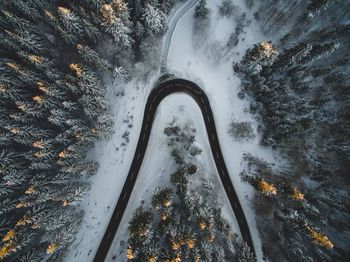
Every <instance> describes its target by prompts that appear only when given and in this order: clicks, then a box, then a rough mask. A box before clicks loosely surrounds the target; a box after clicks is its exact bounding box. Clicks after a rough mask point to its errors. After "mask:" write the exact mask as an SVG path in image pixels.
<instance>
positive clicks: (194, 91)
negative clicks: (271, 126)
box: [94, 79, 254, 262]
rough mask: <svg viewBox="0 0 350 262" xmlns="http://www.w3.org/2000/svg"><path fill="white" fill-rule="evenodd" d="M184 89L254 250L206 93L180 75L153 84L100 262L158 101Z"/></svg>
mask: <svg viewBox="0 0 350 262" xmlns="http://www.w3.org/2000/svg"><path fill="white" fill-rule="evenodd" d="M179 92H180V93H186V94H188V95H190V96H191V97H192V98H193V99H194V100H195V101H196V102H197V104H198V106H199V107H200V109H201V112H202V116H203V119H204V122H205V126H206V130H207V133H208V138H209V143H210V147H211V151H212V155H213V158H214V161H215V165H216V168H217V171H218V173H219V176H220V179H221V182H222V184H223V186H224V189H225V192H226V194H227V197H228V199H229V202H230V205H231V207H232V210H233V211H234V214H235V216H236V219H237V222H238V225H239V228H240V231H241V235H242V239H243V241H245V242H246V243H247V244H248V246H249V247H250V248H251V250H252V251H253V252H254V246H253V241H252V238H251V234H250V231H249V227H248V223H247V220H246V218H245V215H244V212H243V209H242V207H241V204H240V202H239V199H238V197H237V194H236V191H235V189H234V187H233V184H232V182H231V179H230V176H229V173H228V171H227V168H226V165H225V161H224V158H223V155H222V153H221V148H220V143H219V140H218V135H217V132H216V127H215V121H214V117H213V112H212V110H211V107H210V103H209V100H208V97H207V96H206V94H205V93H204V92H203V90H202V89H201V88H200V87H198V86H197V85H196V84H194V83H193V82H190V81H187V80H183V79H174V80H169V81H166V82H163V83H161V84H160V85H158V86H157V87H156V88H154V89H153V90H152V91H151V93H150V95H149V97H148V99H147V103H146V107H145V112H144V117H143V122H142V128H141V133H140V136H139V140H138V143H137V147H136V151H135V155H134V158H133V161H132V164H131V167H130V170H129V173H128V176H127V178H126V181H125V183H124V186H123V189H122V191H121V193H120V196H119V199H118V202H117V205H116V207H115V209H114V211H113V215H112V217H111V220H110V222H109V224H108V227H107V229H106V232H105V234H104V236H103V239H102V241H101V244H100V246H99V248H98V250H97V252H96V255H95V258H94V261H95V262H100V261H104V260H105V258H106V256H107V254H108V251H109V248H110V246H111V244H112V242H113V239H114V236H115V234H116V232H117V229H118V226H119V224H120V221H121V220H122V217H123V214H124V211H125V209H126V207H127V205H128V201H129V199H130V196H131V194H132V191H133V188H134V185H135V182H136V179H137V176H138V174H139V171H140V168H141V165H142V161H143V158H144V155H145V153H146V149H147V145H148V141H149V138H150V134H151V129H152V125H153V121H154V117H155V114H156V111H157V108H158V106H159V104H160V103H161V101H162V100H163V99H164V98H165V97H166V96H168V95H171V94H174V93H179Z"/></svg>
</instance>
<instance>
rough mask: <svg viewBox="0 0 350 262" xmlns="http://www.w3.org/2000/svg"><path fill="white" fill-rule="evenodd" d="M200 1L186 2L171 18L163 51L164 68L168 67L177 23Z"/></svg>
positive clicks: (191, 0)
mask: <svg viewBox="0 0 350 262" xmlns="http://www.w3.org/2000/svg"><path fill="white" fill-rule="evenodd" d="M197 1H198V0H190V1H187V2H185V3H184V4H183V5H182V6H181V7H179V8H178V9H177V10H176V11H175V12H174V13H173V14H172V15H171V17H170V19H169V24H168V30H167V34H166V37H165V40H164V43H163V49H162V54H161V55H162V56H161V57H162V63H161V65H162V66H164V67H165V66H166V63H167V60H168V54H169V48H170V44H171V40H172V38H173V34H174V31H175V28H176V25H177V23H178V22H179V20H180V18H181V17H183V16H184V14H186V12H187V11H188V10H190V9H191V8H192V7H194V5H195V4H196V3H197Z"/></svg>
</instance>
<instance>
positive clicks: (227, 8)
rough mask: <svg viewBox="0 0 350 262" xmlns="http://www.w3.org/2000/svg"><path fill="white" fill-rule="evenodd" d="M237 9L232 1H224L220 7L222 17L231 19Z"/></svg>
mask: <svg viewBox="0 0 350 262" xmlns="http://www.w3.org/2000/svg"><path fill="white" fill-rule="evenodd" d="M234 9H235V7H234V5H233V3H232V1H231V0H222V3H221V5H220V7H219V12H220V14H221V15H222V16H225V17H230V16H231V15H232V14H233V10H234Z"/></svg>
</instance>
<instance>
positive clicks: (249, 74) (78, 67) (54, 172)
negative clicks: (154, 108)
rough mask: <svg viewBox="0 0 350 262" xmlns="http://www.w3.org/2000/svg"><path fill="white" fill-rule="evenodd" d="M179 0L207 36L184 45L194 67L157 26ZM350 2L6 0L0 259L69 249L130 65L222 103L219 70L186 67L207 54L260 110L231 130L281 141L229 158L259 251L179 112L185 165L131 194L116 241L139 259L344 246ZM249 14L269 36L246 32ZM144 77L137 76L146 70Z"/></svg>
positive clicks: (170, 261) (312, 253)
mask: <svg viewBox="0 0 350 262" xmlns="http://www.w3.org/2000/svg"><path fill="white" fill-rule="evenodd" d="M190 2H193V5H192V6H191V5H190V4H188V5H187V11H186V10H185V8H184V9H183V10H185V11H183V10H182V9H181V5H182V6H184V7H186V4H187V3H190ZM209 2H210V3H209ZM175 6H177V7H179V9H177V10H179V11H177V10H175ZM214 8H215V10H214ZM172 11H175V12H174V13H172ZM182 11H183V14H182V15H183V16H185V14H186V12H189V11H191V12H192V13H191V15H192V17H190V18H191V20H190V19H188V21H190V22H191V24H190V25H191V26H192V27H193V30H192V31H191V32H192V34H193V35H191V36H183V37H191V39H192V40H191V41H192V42H193V43H192V44H193V46H192V48H193V47H194V49H198V50H192V52H193V53H189V52H188V50H185V49H184V55H183V56H184V57H179V58H178V59H181V60H184V61H186V63H187V64H186V67H184V68H182V69H183V70H184V71H186V74H185V73H184V72H179V70H180V69H178V68H175V69H176V70H174V72H173V71H171V70H170V69H169V68H166V67H167V65H166V63H164V64H161V61H165V60H166V59H167V57H166V58H161V55H162V50H163V49H162V48H163V47H162V43H163V42H162V41H163V39H164V38H165V36H167V31H168V29H169V28H171V26H169V25H170V21H171V22H173V23H175V25H174V27H173V31H174V32H175V31H176V30H175V28H176V26H179V25H181V23H178V22H179V19H181V18H179V17H180V15H179V14H181V13H182ZM214 11H215V12H214ZM349 14H350V1H348V0H337V1H334V0H292V1H286V0H256V1H254V0H244V1H243V0H240V2H239V3H237V2H236V1H234V0H218V1H216V2H215V3H214V1H209V0H198V1H197V2H194V1H190V0H4V1H1V0H0V261H21V262H32V261H64V260H65V257H64V256H65V255H66V253H68V252H67V251H68V248H69V246H70V245H71V244H72V243H73V241H74V240H75V238H76V236H77V234H78V231H79V230H81V227H82V224H83V223H82V221H83V218H84V217H85V216H86V214H85V213H84V209H83V208H82V207H81V206H80V203H81V201H82V199H83V198H84V196H85V195H87V194H88V192H89V190H91V188H92V185H91V182H90V181H91V180H90V179H91V178H92V177H93V176H94V175H96V173H98V170H99V163H98V162H97V161H96V160H94V159H93V157H90V156H91V155H89V154H90V153H91V152H92V151H93V149H94V148H95V145H96V144H97V142H98V141H102V140H104V141H110V140H108V139H110V138H111V136H113V134H114V133H117V132H115V130H117V129H116V128H115V126H116V125H115V119H116V117H115V112H114V111H113V110H114V109H115V108H118V107H113V106H114V105H112V103H111V99H110V97H108V96H109V94H111V93H113V92H114V94H116V93H117V94H118V95H116V96H115V97H113V99H115V101H114V102H115V103H118V102H119V100H118V99H119V98H117V97H118V96H119V94H122V96H123V95H124V94H125V92H124V90H123V88H124V87H125V86H127V85H126V84H127V83H131V82H132V79H136V78H137V77H140V75H142V77H143V78H144V79H146V78H148V77H149V75H152V74H151V73H150V72H157V73H159V74H161V73H164V72H165V73H166V75H165V76H163V77H164V79H165V78H167V77H169V76H174V77H176V76H175V75H176V73H178V72H179V73H183V74H180V75H181V76H186V77H189V78H190V77H192V80H193V79H195V80H194V81H197V80H198V81H199V83H200V84H199V85H203V86H201V88H203V91H204V92H208V97H209V100H210V103H211V106H212V107H213V111H215V109H216V110H217V108H215V107H219V106H220V105H218V104H219V103H220V102H221V101H220V102H219V103H218V101H216V100H215V99H217V97H216V93H210V92H211V91H210V90H211V89H210V85H211V84H212V83H205V81H204V80H203V79H201V77H199V76H198V77H197V76H196V75H191V74H190V73H189V72H190V66H193V65H196V66H197V64H196V63H197V62H198V61H202V62H203V61H206V62H208V61H209V60H210V59H212V60H213V61H209V62H208V64H210V63H212V64H210V65H211V66H212V71H215V70H217V68H220V65H222V64H224V63H225V59H226V60H227V61H228V63H229V66H228V67H229V70H228V72H229V74H231V75H229V76H226V77H225V78H227V79H228V80H229V79H230V78H233V79H237V82H238V84H237V86H236V87H233V86H232V93H234V92H235V91H236V89H235V88H238V89H239V91H238V98H237V96H236V94H235V95H234V97H235V98H237V101H241V100H239V99H242V100H243V101H246V102H247V103H248V104H249V108H248V109H246V110H245V111H246V113H249V114H250V116H253V119H254V120H256V123H257V128H256V129H257V130H255V129H254V128H253V127H252V125H251V123H250V122H235V121H232V122H231V123H227V127H228V131H227V132H229V133H230V134H231V135H232V136H233V137H235V138H236V140H237V141H238V142H237V141H236V142H237V143H240V142H242V141H249V140H254V139H255V138H257V139H258V138H259V141H258V142H257V144H258V146H259V149H260V147H261V148H264V149H266V150H269V152H270V151H271V152H273V153H274V154H275V155H278V158H275V159H278V161H276V162H275V163H272V162H269V161H267V160H266V159H263V158H260V157H259V156H257V155H253V154H251V153H250V152H246V153H244V154H242V155H243V156H242V159H241V165H242V170H243V171H242V172H241V171H239V172H237V174H233V175H237V176H238V177H239V179H238V180H237V181H238V182H239V183H241V185H243V184H244V185H245V186H247V187H248V188H249V189H250V190H251V192H253V197H252V199H249V200H247V199H248V196H247V195H245V193H246V192H244V195H243V196H240V199H241V200H242V199H244V198H245V200H247V201H250V202H249V204H247V203H245V202H243V201H242V203H241V204H242V205H245V206H244V211H246V210H252V213H254V217H252V218H251V219H252V220H254V221H255V222H256V224H255V225H249V226H250V231H251V232H250V233H251V234H255V235H253V239H254V244H256V243H259V245H260V244H261V249H262V250H255V251H258V252H255V254H256V255H257V257H255V256H254V252H252V250H251V249H250V248H249V246H248V245H247V244H246V243H244V242H242V240H241V238H240V236H239V235H238V234H237V233H235V231H234V228H232V226H231V224H230V223H231V222H232V221H228V220H227V218H225V215H227V214H226V212H225V209H224V207H223V205H222V203H221V200H222V199H219V198H218V197H217V196H216V194H217V192H219V191H220V190H218V189H217V188H215V186H217V185H215V186H214V185H213V183H212V181H211V180H210V179H209V180H205V179H202V178H201V177H202V175H203V173H202V172H203V171H202V170H201V166H200V164H201V162H200V161H199V160H198V159H199V158H200V156H201V154H202V149H201V148H199V147H198V146H197V144H196V143H195V142H196V136H197V133H196V129H194V128H192V127H191V126H190V125H189V126H188V125H187V126H181V125H180V124H177V123H175V122H176V121H175V122H173V123H171V124H170V125H169V126H167V127H166V128H165V129H164V130H163V134H162V135H164V136H165V137H166V146H167V149H168V151H169V156H170V160H169V161H170V162H171V163H173V164H174V165H175V167H176V171H175V172H173V173H169V174H167V175H168V177H169V178H168V179H167V181H168V183H165V185H164V184H163V185H154V188H153V189H154V191H153V194H152V195H151V199H150V200H149V201H148V202H149V205H146V204H145V202H143V203H142V204H141V206H139V207H138V208H137V209H136V207H135V208H134V210H132V212H131V214H132V216H131V217H130V218H129V219H128V224H127V225H128V228H127V231H128V235H127V237H126V238H127V239H124V240H123V243H124V245H123V249H124V250H122V251H121V252H120V253H122V254H123V256H124V258H125V259H126V260H130V261H135V262H136V261H137V262H139V261H140V262H144V261H149V262H156V261H166V262H181V261H195V262H201V261H214V262H215V261H218V262H219V261H245V262H253V261H256V260H257V259H258V260H259V259H260V260H263V261H272V262H275V261H276V262H281V261H283V262H284V261H293V262H294V261H298V262H299V261H300V262H304V261H349V257H350V248H349V247H350V226H349V225H350V179H349V163H350V144H349V143H350V132H349V130H350V100H349V98H350V92H349V90H350V89H349V86H350V77H349V72H350V63H349V62H350V52H349V50H350V25H349V23H350V15H349ZM187 18H188V17H187ZM187 18H186V19H187ZM176 19H178V20H176ZM175 20H176V22H174V21H175ZM184 20H185V19H184ZM188 21H187V20H185V21H184V22H183V23H182V24H185V25H189V24H186V23H188ZM227 21H231V22H232V21H233V22H232V26H231V27H232V28H231V29H232V30H231V31H230V35H226V36H227V38H222V39H225V41H226V42H224V40H222V41H223V42H222V43H221V42H220V41H219V40H216V39H215V37H216V35H220V34H222V32H224V33H223V34H228V33H227V32H228V31H229V30H228V29H227V28H223V30H222V32H221V31H220V30H221V28H220V29H219V30H218V31H220V32H211V31H210V29H211V28H215V27H213V26H214V25H215V23H216V25H217V24H219V25H224V24H225V23H227ZM168 22H169V25H168ZM231 22H230V23H231ZM168 27H169V28H168ZM251 28H253V29H254V30H259V33H261V35H262V36H263V37H264V40H262V41H260V40H261V39H260V38H261V37H260V38H259V37H257V38H258V39H259V41H257V42H254V43H252V42H249V41H251V39H250V38H251V36H250V38H249V34H247V31H249V30H250V29H251ZM253 29H252V30H253ZM170 31H171V30H170ZM173 31H172V32H171V35H170V38H172V36H173V34H174V32H173ZM180 32H182V31H181V30H180ZM184 32H186V31H185V30H184ZM168 37H169V36H168ZM192 37H193V38H192ZM211 37H212V38H213V41H211V39H210V38H211ZM253 39H255V38H253ZM170 40H171V39H170ZM184 42H186V41H184ZM242 42H244V46H245V47H242ZM174 43H177V44H178V43H179V41H177V42H176V41H174ZM170 46H171V45H170ZM169 48H170V47H169ZM203 50H205V52H202V53H200V52H201V51H203ZM167 51H169V50H167ZM186 52H187V53H186ZM196 52H197V53H196ZM209 53H210V54H209ZM175 54H177V53H176V52H175ZM194 54H196V55H197V56H198V54H200V55H201V56H202V57H200V58H198V57H196V56H195V55H194ZM167 55H168V54H167ZM191 56H193V57H195V59H194V60H191V59H192V58H193V57H192V58H191ZM233 57H234V58H233ZM237 57H239V59H238V60H235V61H233V60H232V59H236V58H237ZM202 58H203V60H200V59H202ZM186 59H188V60H186ZM205 59H207V60H205ZM191 61H192V62H191ZM193 61H195V63H193ZM172 62H173V63H174V64H176V61H174V59H173V60H172ZM142 63H143V64H142ZM213 65H215V66H213ZM231 66H232V68H231ZM142 67H143V69H140V68H142ZM214 67H215V68H214ZM145 68H146V69H145ZM200 68H202V67H200ZM203 68H205V67H203ZM152 70H153V71H152ZM167 70H169V71H167ZM187 70H188V72H187ZM187 73H188V74H187ZM212 73H213V72H210V70H208V72H205V74H208V75H211V74H212ZM136 75H137V77H136ZM142 77H140V78H142ZM158 77H161V75H159V76H158ZM149 78H151V77H149ZM160 79H162V78H160ZM213 79H216V80H218V78H213ZM138 80H139V79H137V81H135V82H132V83H137V84H135V90H136V89H137V90H139V86H138V84H139V83H144V82H142V81H141V82H138ZM225 80H226V79H225ZM238 80H239V81H238ZM219 81H220V80H219ZM152 83H153V84H154V82H152ZM215 84H216V85H217V86H216V89H215V92H225V91H224V89H220V84H221V82H219V83H215ZM119 86H121V87H122V88H121V89H119ZM152 87H153V86H152ZM152 87H151V88H152ZM142 88H143V87H141V90H142V91H145V89H146V88H145V89H142ZM229 88H230V92H231V85H230V86H229ZM121 90H122V91H121ZM148 91H149V90H148ZM133 94H134V93H133ZM140 94H141V95H143V96H144V95H145V94H147V90H146V91H145V92H140ZM130 97H132V96H130ZM218 97H224V96H223V95H221V96H218ZM227 97H229V96H228V94H227ZM134 98H135V97H132V99H131V100H133V99H134ZM146 99H147V98H145V99H144V100H146ZM131 100H130V101H128V102H130V103H132V101H131ZM137 101H143V100H137ZM212 101H214V102H213V103H212ZM215 101H216V103H215ZM124 102H125V100H124ZM223 105H224V104H223ZM231 106H232V104H231V105H230V108H231ZM121 108H123V107H121ZM124 108H126V107H124ZM124 108H123V109H124ZM223 108H225V107H223ZM125 111H127V110H125ZM217 112H222V111H217ZM231 113H232V112H227V114H231ZM122 114H125V115H128V117H129V112H122ZM233 115H234V114H233ZM214 116H215V117H218V118H219V117H220V116H218V113H216V112H214ZM132 117H133V116H132ZM203 117H204V115H203ZM199 118H200V117H199ZM135 119H137V117H135ZM200 119H201V120H202V118H200ZM218 122H219V121H218ZM128 124H129V123H128ZM130 125H131V126H132V124H129V127H130ZM130 128H131V127H130ZM218 133H219V132H218ZM125 136H126V137H127V140H128V141H129V133H127V134H126V135H123V137H124V138H125ZM137 139H138V138H137V137H131V138H130V140H133V141H134V140H136V141H137ZM220 139H221V138H220V137H219V140H220ZM242 143H243V142H242ZM259 143H260V144H259ZM220 144H221V146H222V147H224V146H223V145H224V144H229V143H227V141H225V140H224V139H223V140H221V141H220ZM234 145H237V144H234ZM148 146H150V145H148ZM225 146H227V145H225ZM238 147H240V145H239V146H238ZM242 148H244V146H242V147H241V148H238V149H237V148H232V149H230V150H232V152H233V151H234V150H242ZM118 149H119V148H118ZM116 150H117V149H116ZM224 152H225V151H224ZM230 152H231V151H230ZM230 157H231V156H229V155H228V156H227V155H225V161H230ZM121 162H122V160H121ZM125 162H128V161H127V159H126V161H125ZM170 162H169V163H170ZM226 163H227V162H226ZM117 171H118V172H119V170H117ZM118 172H116V173H118ZM230 172H231V173H233V172H235V171H232V170H230ZM117 175H120V174H117ZM230 175H231V176H232V174H230ZM95 177H96V176H95ZM231 178H232V177H231ZM138 179H139V178H138ZM233 181H234V180H233ZM237 181H236V183H237ZM106 183H108V181H106ZM239 183H238V184H235V185H234V186H235V188H236V187H239V186H240V184H239ZM220 186H222V185H221V184H220ZM241 192H243V191H241ZM117 193H118V192H116V196H115V197H117V196H118V194H117ZM240 202H241V201H240ZM244 203H245V204H244ZM132 204H134V206H135V203H132ZM136 205H138V203H136ZM109 208H110V206H108V209H109ZM248 214H251V213H248ZM105 216H109V214H107V215H105ZM248 221H251V220H249V219H248ZM255 227H256V228H255ZM252 228H254V229H253V230H252ZM103 233H104V232H102V233H101V234H102V235H103ZM257 239H258V240H257ZM91 241H94V240H91ZM119 241H120V240H118V242H119ZM96 242H97V241H96ZM260 242H261V243H260ZM96 245H98V243H96ZM260 251H262V252H260ZM90 252H93V251H91V250H90V251H89V254H90ZM259 254H262V255H261V256H262V257H258V256H260V255H259ZM92 256H93V255H91V257H92ZM91 257H90V258H91ZM115 257H116V256H115ZM260 260H259V261H260Z"/></svg>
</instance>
